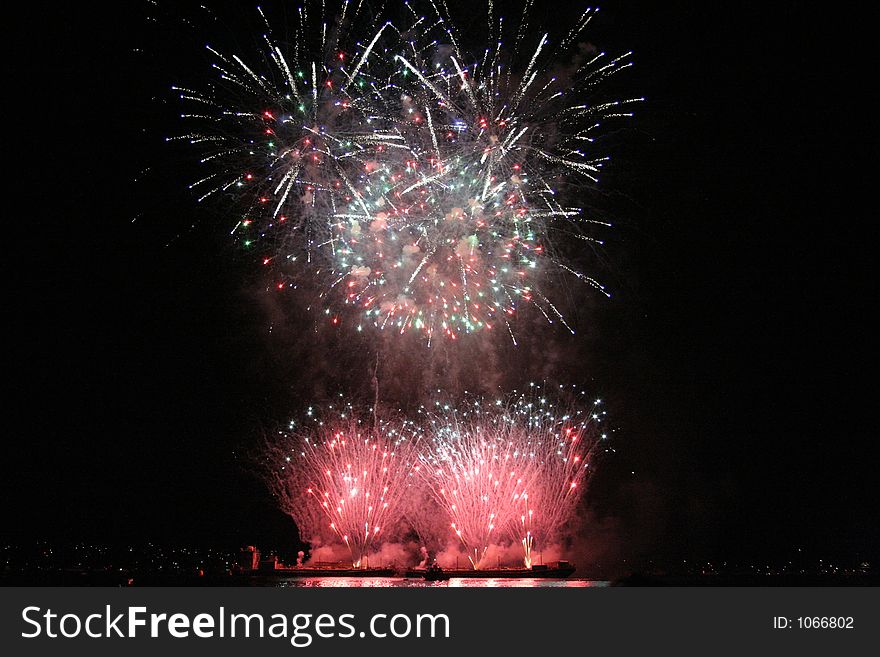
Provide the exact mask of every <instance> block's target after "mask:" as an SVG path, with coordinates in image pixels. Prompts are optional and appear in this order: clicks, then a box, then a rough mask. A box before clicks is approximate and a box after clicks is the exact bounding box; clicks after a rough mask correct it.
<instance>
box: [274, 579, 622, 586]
mask: <svg viewBox="0 0 880 657" xmlns="http://www.w3.org/2000/svg"><path fill="white" fill-rule="evenodd" d="M275 585H276V586H280V587H296V588H372V587H380V588H431V587H451V588H588V587H597V586H608V582H605V581H599V580H588V579H537V578H525V577H523V578H478V577H461V578H459V577H454V578H452V579H450V580H447V581H445V582H427V581H425V580H423V579H417V578H404V577H291V578H286V579H280V580H278V581H277V582H275Z"/></svg>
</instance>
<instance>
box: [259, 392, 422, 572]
mask: <svg viewBox="0 0 880 657" xmlns="http://www.w3.org/2000/svg"><path fill="white" fill-rule="evenodd" d="M310 414H311V411H310ZM405 427H406V425H404V424H396V423H392V422H378V423H376V422H373V421H372V419H371V420H367V421H365V420H361V419H359V418H358V417H357V414H356V413H354V412H353V411H352V410H351V408H346V409H345V411H344V412H342V413H340V414H339V417H338V418H335V419H333V420H331V421H313V422H311V423H307V424H306V425H305V426H303V427H296V426H295V425H294V423H291V426H290V427H289V431H283V432H280V433H281V440H279V441H277V442H275V443H274V444H273V445H271V446H270V447H269V448H268V458H269V462H270V467H271V473H272V474H271V475H270V478H269V483H270V487H271V488H272V489H273V491H274V492H275V493H276V496H277V497H278V498H279V500H280V501H281V504H282V508H283V509H284V511H285V512H286V513H288V514H289V515H290V516H291V517H293V519H294V520H295V521H296V523H297V526H298V527H299V530H300V534H301V537H302V538H303V539H304V540H310V539H312V538H313V537H319V538H327V537H332V536H335V537H337V538H338V539H339V540H341V541H342V542H343V543H344V544H345V545H346V546H347V547H348V549H349V551H350V552H351V558H352V563H353V564H354V566H355V567H360V566H362V565H364V558H365V557H366V556H368V554H369V551H370V550H371V548H373V547H374V546H376V545H378V544H379V543H381V542H382V540H383V539H384V538H385V537H386V536H387V535H389V534H391V533H394V532H396V531H397V530H398V529H399V527H398V525H399V523H400V518H401V509H400V504H401V498H402V496H403V494H404V492H405V491H406V490H407V480H408V478H409V477H410V476H411V473H412V468H413V466H414V464H415V461H416V455H415V447H416V443H417V439H416V434H415V433H414V432H413V431H411V430H409V431H408V430H407V429H405Z"/></svg>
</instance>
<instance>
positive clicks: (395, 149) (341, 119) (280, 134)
mask: <svg viewBox="0 0 880 657" xmlns="http://www.w3.org/2000/svg"><path fill="white" fill-rule="evenodd" d="M392 4H393V5H394V6H393V7H391V8H389V9H388V10H387V11H385V12H384V13H381V12H380V13H379V14H370V13H368V12H367V9H366V8H364V6H363V4H362V3H360V2H357V3H354V2H349V1H348V0H344V1H343V2H342V4H341V6H340V7H339V8H338V9H337V10H335V11H332V12H330V11H327V10H326V8H325V6H324V3H321V5H320V6H310V5H308V4H306V5H304V6H303V7H302V8H301V9H300V10H299V12H298V20H297V21H296V23H295V25H294V26H293V31H294V34H293V35H292V45H290V44H288V43H286V42H284V41H282V40H280V39H278V38H276V37H275V36H274V34H273V32H272V29H271V26H270V25H269V21H267V20H265V16H263V13H262V11H260V16H261V18H262V19H263V20H264V21H265V25H264V30H265V34H264V35H263V39H262V48H261V50H262V52H261V53H260V54H259V56H255V55H254V54H251V55H244V54H242V55H239V54H225V53H223V52H221V50H220V49H215V48H213V47H211V46H208V51H209V52H210V53H211V55H212V57H213V58H214V63H213V68H214V72H215V74H216V76H217V80H216V82H215V83H214V84H212V85H211V86H209V87H208V88H206V89H200V90H195V89H190V88H183V87H178V88H177V90H178V92H179V94H180V97H181V99H182V100H183V101H184V102H185V103H186V104H188V105H189V106H191V108H192V109H190V110H188V111H187V112H186V113H184V115H183V116H184V118H185V119H186V120H187V121H190V122H192V125H193V129H192V130H190V131H188V132H187V133H186V134H183V135H181V136H179V137H174V138H172V139H175V140H177V139H179V140H183V141H187V142H189V143H191V144H192V145H194V146H195V147H197V148H198V149H199V150H200V152H201V153H202V155H201V162H202V163H203V164H204V165H205V166H206V167H207V168H209V169H210V172H208V173H207V174H206V175H204V176H202V177H201V178H200V179H199V180H197V181H196V182H194V183H192V185H191V187H192V188H193V189H194V190H195V191H196V193H197V195H198V198H199V200H200V201H201V200H206V199H209V198H211V197H215V196H221V197H223V198H225V199H227V200H230V199H234V200H235V205H234V207H235V208H236V210H235V212H236V215H237V216H236V218H235V219H234V222H233V223H234V227H233V228H232V233H233V235H234V236H235V237H236V239H238V240H240V242H241V244H242V245H243V246H244V247H247V248H255V249H259V251H260V253H261V259H262V261H263V263H264V264H266V265H269V266H272V265H274V266H275V271H276V275H277V276H278V277H279V278H280V280H279V281H278V282H277V283H276V287H277V288H278V289H281V290H283V289H284V288H285V287H287V286H288V285H289V284H290V283H289V280H288V279H287V278H286V276H287V275H288V272H293V273H294V274H296V275H300V276H301V275H303V274H307V275H308V276H310V277H317V279H318V280H319V281H321V283H320V284H319V288H320V289H321V292H320V305H321V306H322V307H323V308H324V311H325V313H326V314H327V315H328V316H329V317H331V319H332V321H333V323H334V324H335V323H338V321H339V315H340V309H341V306H351V307H354V308H357V309H358V310H359V315H360V319H359V320H357V321H358V328H362V327H363V326H364V325H368V326H374V327H377V328H380V329H388V330H394V331H397V332H401V333H403V332H407V331H413V330H415V331H421V332H422V333H423V334H424V335H425V336H426V338H427V340H428V341H429V342H430V341H431V340H433V339H434V338H435V336H445V337H447V338H449V339H456V338H457V337H458V336H459V335H460V334H463V333H471V332H476V331H483V330H494V329H497V328H499V327H500V328H501V329H502V331H504V332H506V333H508V334H509V335H510V337H511V338H512V339H513V340H514V342H515V341H516V340H515V333H514V331H513V328H512V325H511V321H512V318H513V317H514V315H515V314H516V312H517V309H518V308H519V307H520V306H521V305H522V304H523V303H525V304H530V305H533V306H536V307H537V308H538V309H539V310H540V312H541V313H542V314H543V316H544V317H545V318H546V319H547V320H548V321H549V322H551V323H553V322H559V323H561V324H562V325H563V326H565V327H567V328H568V329H569V330H572V329H571V327H570V326H569V325H568V323H567V322H566V319H565V317H564V316H563V313H562V312H561V311H560V310H559V309H558V307H557V305H556V304H554V303H553V302H552V301H551V299H550V296H549V294H550V290H551V288H553V287H554V286H556V285H557V284H558V282H559V281H564V280H565V279H566V278H572V279H576V280H578V281H580V282H582V283H586V284H588V285H590V286H592V287H593V288H595V289H596V290H598V291H600V292H601V293H602V294H606V295H607V292H606V291H605V289H604V287H603V286H602V285H601V284H600V283H599V282H598V281H597V280H596V279H595V278H593V277H591V276H590V275H588V274H587V273H585V272H582V271H580V270H579V269H577V268H576V267H575V266H573V265H572V264H571V263H570V262H566V260H565V258H564V256H563V255H562V251H564V250H565V249H564V248H560V247H562V246H564V245H566V244H570V243H572V242H575V243H584V244H586V243H588V242H596V243H599V244H601V241H600V240H599V239H597V238H595V237H593V235H592V234H591V229H593V228H597V227H598V226H600V225H607V224H603V222H601V221H598V220H596V219H595V218H593V217H591V216H590V215H589V214H588V213H587V212H585V211H584V210H583V209H582V208H581V207H578V205H577V203H578V202H579V201H578V199H582V197H583V196H584V194H585V192H587V191H588V188H589V185H590V184H592V183H594V182H595V181H596V180H597V176H598V174H599V172H600V170H601V168H602V166H603V165H604V164H605V163H606V161H607V158H606V157H604V156H603V155H602V154H601V153H598V152H596V144H595V142H596V140H597V139H598V138H599V137H601V135H602V134H603V133H602V130H603V128H604V124H605V123H606V122H607V121H609V120H612V119H616V118H619V117H625V116H629V115H630V107H631V105H632V104H633V103H635V102H637V101H639V100H641V99H629V100H622V101H606V100H604V98H601V96H600V95H597V88H601V84H602V83H603V82H604V81H605V80H607V78H609V77H610V76H612V75H614V74H615V73H617V72H619V71H621V70H622V69H625V68H627V67H628V66H629V65H630V63H629V54H628V53H627V54H626V55H623V56H620V57H617V58H609V57H607V56H606V55H605V54H604V53H601V52H594V51H593V50H591V48H590V47H589V46H587V45H585V44H584V43H583V42H582V41H580V40H579V39H580V38H581V35H582V32H583V30H584V29H585V28H586V26H587V24H588V23H589V22H590V20H591V19H592V17H593V16H594V15H595V14H596V11H595V10H587V11H586V12H584V13H583V15H581V16H580V18H579V19H578V20H577V22H576V23H575V25H574V27H573V28H572V30H571V31H570V32H569V33H567V34H565V35H562V36H561V37H560V38H559V39H556V38H554V37H551V35H550V34H549V33H546V34H543V35H542V36H540V37H539V38H537V39H533V38H532V37H530V36H529V34H530V31H531V29H530V27H529V14H528V10H529V8H530V7H531V5H532V3H531V2H530V1H528V2H526V4H525V8H524V10H523V13H522V15H521V17H520V20H519V23H518V26H517V27H516V29H515V30H513V31H511V30H510V29H509V28H507V27H506V25H507V24H506V23H505V22H504V21H503V20H502V18H501V17H499V16H496V15H495V10H494V7H493V5H492V3H491V2H490V3H489V8H488V16H487V17H488V25H489V36H490V38H491V40H492V41H491V42H486V43H483V44H476V45H478V46H479V47H478V48H476V49H475V50H474V51H473V53H472V51H470V50H468V49H466V48H463V47H462V46H461V43H462V39H461V37H460V36H459V34H458V30H457V29H456V27H455V23H454V22H453V20H452V19H451V17H450V16H449V15H448V12H447V9H446V8H445V3H440V4H439V5H438V4H436V3H434V2H428V3H425V5H424V7H423V9H424V11H421V10H417V8H416V4H410V3H400V4H398V3H392ZM468 20H469V21H471V22H472V21H473V17H469V18H468ZM512 23H516V21H512ZM514 35H515V38H514ZM508 42H510V43H513V44H514V48H513V50H512V52H508V51H506V50H505V48H504V47H503V45H504V44H505V43H508ZM566 199H569V201H571V200H573V201H574V203H573V204H570V203H569V201H567V200H566Z"/></svg>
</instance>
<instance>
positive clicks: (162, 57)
mask: <svg viewBox="0 0 880 657" xmlns="http://www.w3.org/2000/svg"><path fill="white" fill-rule="evenodd" d="M88 4H89V3H65V4H63V5H58V6H52V7H51V8H49V7H48V6H44V5H43V4H42V3H31V4H30V6H29V11H30V13H31V15H30V16H26V17H25V16H22V17H20V18H18V19H17V20H18V21H20V22H19V23H16V24H15V25H10V26H9V28H11V29H10V30H9V31H10V32H11V33H12V34H11V35H10V39H11V41H10V45H11V46H12V53H13V54H12V55H8V56H7V66H9V65H10V64H11V66H12V68H13V78H12V79H7V81H6V83H5V86H6V91H7V93H6V94H5V95H6V101H5V105H6V107H7V110H9V108H10V107H12V112H13V114H14V115H15V117H13V116H9V115H7V123H6V126H7V138H11V141H9V140H8V141H7V146H6V147H5V149H4V150H5V153H6V157H7V162H8V164H11V166H9V168H8V169H7V174H6V176H5V178H6V187H7V192H6V194H5V201H6V203H5V206H6V211H5V213H4V217H5V222H6V233H5V234H6V243H5V244H6V251H7V254H8V256H9V255H11V259H10V258H9V257H7V262H8V263H9V265H10V266H9V268H8V271H7V274H6V277H5V279H6V283H7V290H8V291H7V296H6V299H7V301H6V308H5V317H6V319H5V322H6V324H7V326H8V328H10V329H11V330H8V331H7V332H6V334H7V338H6V339H5V341H4V345H5V352H6V353H5V358H4V360H5V362H6V366H5V368H6V372H7V377H6V381H7V386H8V391H7V394H6V395H5V398H6V399H5V401H6V403H5V404H4V406H5V411H4V417H5V419H6V422H5V424H6V429H5V431H3V433H4V436H5V438H4V442H5V445H4V449H3V453H2V456H0V464H2V476H0V496H2V498H0V499H2V518H0V528H2V529H0V533H2V534H4V535H8V536H9V538H10V540H12V541H29V540H33V539H36V538H46V539H49V540H68V539H75V540H78V539H83V540H87V541H102V542H107V543H114V542H115V543H122V542H127V541H134V542H138V541H139V542H145V541H157V542H169V543H189V544H196V545H209V546H224V547H229V548H234V547H237V546H238V545H242V544H251V543H256V544H258V545H263V546H266V547H277V548H283V547H285V546H288V545H290V544H291V543H292V542H293V541H294V539H295V532H294V528H293V524H292V522H291V521H290V520H289V519H288V518H287V517H286V516H284V515H282V514H281V513H280V512H278V511H277V510H276V509H275V508H274V507H273V504H272V501H271V500H270V498H269V496H268V494H267V493H266V492H265V490H264V488H263V487H262V485H261V484H260V483H259V482H258V481H257V480H256V479H255V478H254V477H253V476H252V475H251V474H249V473H248V471H247V468H246V459H245V456H244V455H245V454H246V453H247V452H248V450H250V449H252V447H253V445H254V444H255V441H256V440H257V439H258V437H259V435H260V432H261V431H262V430H263V429H265V428H266V427H269V426H272V425H273V424H274V423H276V422H279V421H283V420H284V419H286V418H287V417H288V414H289V413H290V412H292V411H293V410H295V409H296V408H297V407H298V405H301V404H302V403H303V402H304V401H307V400H308V399H309V395H310V394H311V390H310V385H311V383H310V381H309V380H308V376H309V372H311V371H314V369H315V368H316V364H315V363H314V362H311V361H310V359H311V360H321V359H327V358H333V356H334V355H333V353H328V351H327V350H326V349H324V350H319V351H315V352H309V351H308V350H305V349H299V350H298V347H297V344H298V343H299V341H300V336H299V335H298V334H297V333H296V327H297V326H299V327H302V326H305V325H307V320H302V319H300V320H296V321H291V322H290V323H289V325H288V326H287V327H286V328H287V330H288V331H289V333H288V334H286V335H282V336H280V337H279V336H278V335H277V331H282V332H283V331H284V330H285V328H284V327H282V328H280V329H276V333H275V334H274V336H273V337H272V338H271V339H270V338H267V325H268V324H269V320H268V319H267V308H266V304H265V302H264V301H263V300H262V298H261V295H260V294H259V293H258V291H259V290H260V289H261V288H260V278H259V277H260V272H258V271H255V270H256V267H255V266H254V265H253V262H252V261H250V260H248V259H246V258H244V257H242V256H241V255H240V254H239V253H237V252H236V251H235V249H234V248H233V247H232V245H231V244H230V243H229V242H228V235H227V233H228V231H227V229H226V224H225V223H223V222H222V221H220V220H218V218H217V216H216V214H211V213H210V212H206V211H205V210H204V209H202V208H200V207H197V205H196V203H195V201H194V199H193V197H192V196H191V195H190V194H189V192H188V191H187V189H186V184H187V183H188V182H189V181H190V180H191V179H192V177H193V176H190V173H191V171H192V163H191V162H184V161H183V160H182V159H181V158H184V157H185V156H186V153H185V152H183V151H182V150H179V149H178V150H174V148H173V147H170V146H168V145H166V144H165V143H164V141H163V138H164V137H165V136H166V135H168V134H173V133H175V132H176V131H177V130H178V128H179V126H178V125H177V122H176V116H177V114H179V111H180V110H179V107H176V106H174V104H173V103H169V102H165V101H168V100H169V99H171V98H173V96H172V95H171V94H170V92H169V87H170V86H171V85H172V84H174V83H176V82H179V81H181V80H187V79H188V80H192V79H193V78H194V76H198V75H209V73H208V72H207V66H206V61H205V59H204V58H203V57H202V56H201V55H199V56H192V57H191V58H189V59H188V57H190V55H192V53H197V52H199V51H198V48H200V47H201V46H202V45H203V42H204V41H206V40H209V38H210V37H209V36H201V37H198V38H194V39H193V43H192V44H185V43H183V40H182V39H178V38H177V34H171V33H163V32H162V28H161V26H159V27H157V25H156V24H153V23H149V22H148V21H146V20H145V17H146V16H148V15H152V14H156V13H157V12H156V11H153V10H151V9H149V8H150V7H151V5H149V4H148V3H144V5H141V4H139V3H115V4H114V5H110V4H108V5H107V6H94V5H93V6H86V5H88ZM169 4H176V3H169ZM222 4H224V5H230V6H229V7H224V8H223V9H224V11H226V13H227V14H228V15H236V12H238V15H243V16H250V15H251V13H252V7H251V6H250V5H247V3H243V4H242V5H241V7H240V8H237V9H236V8H234V3H222ZM252 4H253V3H252ZM537 4H538V5H539V6H540V5H542V0H538V2H537ZM550 4H551V3H547V7H544V8H542V9H541V10H540V11H539V13H542V12H543V15H544V16H546V17H548V18H550V19H553V18H554V16H555V11H556V10H555V9H553V8H552V7H551V6H550ZM553 4H555V3H553ZM711 4H712V3H689V2H664V3H653V2H652V3H643V2H627V1H625V0H619V1H618V0H614V1H610V2H606V3H603V4H602V12H601V14H600V17H599V19H597V21H596V22H595V23H594V24H593V25H594V27H593V29H592V31H590V32H589V34H588V36H589V37H590V38H591V39H592V40H593V41H594V42H595V43H597V44H598V45H600V46H601V47H602V48H603V49H606V50H608V51H609V52H616V51H620V52H622V51H626V50H629V49H631V50H633V51H635V61H636V66H635V67H634V68H633V69H632V70H631V71H630V72H629V73H627V74H626V75H625V76H623V77H622V78H621V80H620V81H619V82H618V83H619V84H621V85H622V86H623V88H624V89H626V90H628V93H630V94H636V95H644V96H645V97H646V98H647V99H648V102H647V103H646V104H645V105H643V106H642V107H639V108H638V113H637V116H636V118H635V119H634V120H633V121H632V122H631V123H630V124H629V125H628V126H627V128H626V129H625V130H623V131H622V132H621V134H619V135H617V136H616V138H615V140H614V142H613V144H612V147H611V151H612V155H613V156H614V161H613V162H612V165H611V167H610V169H609V171H608V174H607V175H606V176H605V177H604V178H603V181H602V187H603V189H605V190H607V194H608V197H607V198H606V199H605V203H606V205H607V207H608V209H609V211H610V212H612V213H613V214H614V215H615V216H614V220H615V224H616V228H615V229H614V231H613V232H612V234H611V235H610V236H609V247H608V260H609V261H610V264H609V265H608V269H607V270H606V271H605V272H604V275H603V278H604V280H605V281H606V282H607V283H608V284H609V286H610V287H611V288H612V289H613V291H614V292H615V295H614V297H613V298H612V299H611V300H610V301H607V302H606V301H601V302H600V301H598V300H596V299H591V300H590V301H589V310H588V312H589V313H593V314H594V316H595V317H594V319H593V320H591V323H590V328H589V329H588V330H586V331H584V332H582V333H583V335H581V336H579V337H577V338H571V337H570V336H568V337H567V336H566V335H557V336H556V338H555V341H558V342H561V343H564V342H565V341H566V340H571V341H574V343H573V344H574V346H571V345H566V348H568V349H572V350H573V352H574V353H577V354H579V356H578V358H579V359H580V360H576V361H575V362H573V363H569V365H568V367H567V371H565V372H562V373H561V374H560V378H563V377H567V378H569V379H577V382H579V383H585V384H588V385H590V386H591V387H592V388H593V389H595V390H596V391H597V393H598V394H601V395H602V396H603V397H604V398H605V399H606V400H607V408H608V410H609V412H610V413H611V414H612V416H613V418H614V423H615V425H616V426H617V427H619V432H618V434H619V437H618V438H617V441H618V442H617V445H616V446H617V448H618V449H617V453H616V455H615V456H614V457H613V458H611V459H609V460H607V461H606V462H605V463H604V465H603V469H602V470H601V472H600V474H599V475H597V477H596V479H595V482H594V483H595V485H594V489H593V495H592V497H591V501H590V504H591V510H592V514H593V518H594V520H595V523H596V526H597V529H596V530H595V532H594V540H595V541H597V542H598V543H603V544H607V546H608V548H607V550H605V552H604V553H603V554H604V558H605V559H607V560H610V561H615V560H616V561H622V560H624V559H626V560H628V561H630V562H640V561H644V560H648V559H652V560H654V561H655V562H660V563H663V562H669V563H672V562H676V561H680V560H681V559H729V560H764V561H781V560H784V559H788V558H790V557H791V556H792V555H793V554H794V553H795V552H796V551H797V550H798V549H799V548H800V549H803V550H804V551H805V552H807V553H809V554H810V555H814V556H815V557H818V558H829V559H832V558H833V559H842V560H846V561H848V562H855V561H857V560H859V559H864V558H868V557H871V556H873V557H876V556H877V555H878V554H880V517H878V505H877V494H876V490H877V486H876V481H877V461H876V459H875V458H874V457H873V456H872V451H873V449H872V448H873V447H874V443H875V441H876V431H875V427H876V419H874V418H873V417H872V418H871V420H869V419H868V418H869V416H873V415H874V413H873V411H874V409H875V408H876V399H875V397H876V390H877V385H876V368H875V367H874V365H873V364H872V361H873V360H875V359H873V358H872V356H873V351H874V349H873V348H872V346H873V343H874V340H873V339H872V337H875V336H876V331H874V330H872V329H871V327H870V326H869V315H871V314H872V310H873V305H874V303H875V301H876V299H877V292H878V290H877V277H876V271H875V267H874V262H875V261H876V256H875V255H874V254H873V253H872V250H873V249H874V248H875V247H874V245H875V244H876V240H874V239H873V237H872V235H875V234H876V230H875V223H876V216H875V215H876V212H875V211H872V210H870V209H865V208H863V207H861V206H860V204H859V202H858V201H857V199H858V196H859V194H860V192H861V191H862V190H864V189H869V185H872V184H873V181H872V180H871V176H872V174H871V171H870V169H871V167H870V165H871V164H873V163H875V162H876V155H877V149H876V130H875V129H876V119H875V118H874V116H875V114H876V112H874V111H872V109H871V106H872V105H873V104H875V103H874V101H876V94H877V92H876V84H875V80H874V78H873V77H872V76H867V77H864V78H863V79H862V80H861V82H859V83H855V82H854V80H855V79H856V70H855V67H857V66H859V64H858V61H859V59H860V52H858V50H859V49H860V45H859V43H860V41H859V38H857V36H856V34H855V32H854V28H853V25H855V24H857V23H858V21H859V18H858V17H855V16H852V15H848V14H847V11H845V10H844V11H842V12H841V13H837V14H835V15H833V16H831V15H829V14H827V13H823V14H822V15H821V17H820V16H819V15H816V14H815V13H814V12H815V11H816V10H814V9H813V8H812V4H811V3H807V2H792V1H788V2H779V3H774V7H773V8H769V9H768V8H767V7H765V6H764V4H765V3H747V4H744V5H742V6H741V7H739V8H734V7H731V6H730V5H729V4H727V3H724V4H719V5H717V6H715V5H712V6H710V5H711ZM123 5H124V6H123ZM559 11H560V12H562V11H563V10H562V9H560V10H559ZM566 11H567V10H566ZM169 13H170V12H169ZM554 20H555V19H554ZM226 27H227V29H229V30H231V31H233V32H234V31H235V28H234V27H232V26H231V25H229V24H228V25H227V26H226ZM181 33H183V32H181ZM189 34H190V35H196V36H197V35H198V33H197V32H189ZM240 36H241V39H242V41H246V40H247V39H250V38H252V35H249V34H241V35H240ZM190 45H192V46H193V47H189V46H190ZM133 48H141V49H143V52H133ZM147 167H149V168H151V171H150V173H149V174H148V175H147V176H145V177H144V180H142V181H141V182H134V178H135V177H136V176H137V174H138V173H139V172H140V171H142V170H143V169H146V168H147ZM255 290H256V291H257V292H255ZM584 294H588V293H586V292H584ZM517 357H522V358H528V357H529V355H528V354H525V355H522V354H520V355H519V356H517ZM351 376H352V379H364V378H365V374H363V373H358V372H353V373H352V375H351ZM336 383H338V385H339V387H340V388H341V389H346V386H348V385H349V383H348V382H347V381H345V380H340V381H338V382H334V384H336ZM523 383H525V382H523ZM325 385H326V384H325Z"/></svg>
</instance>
